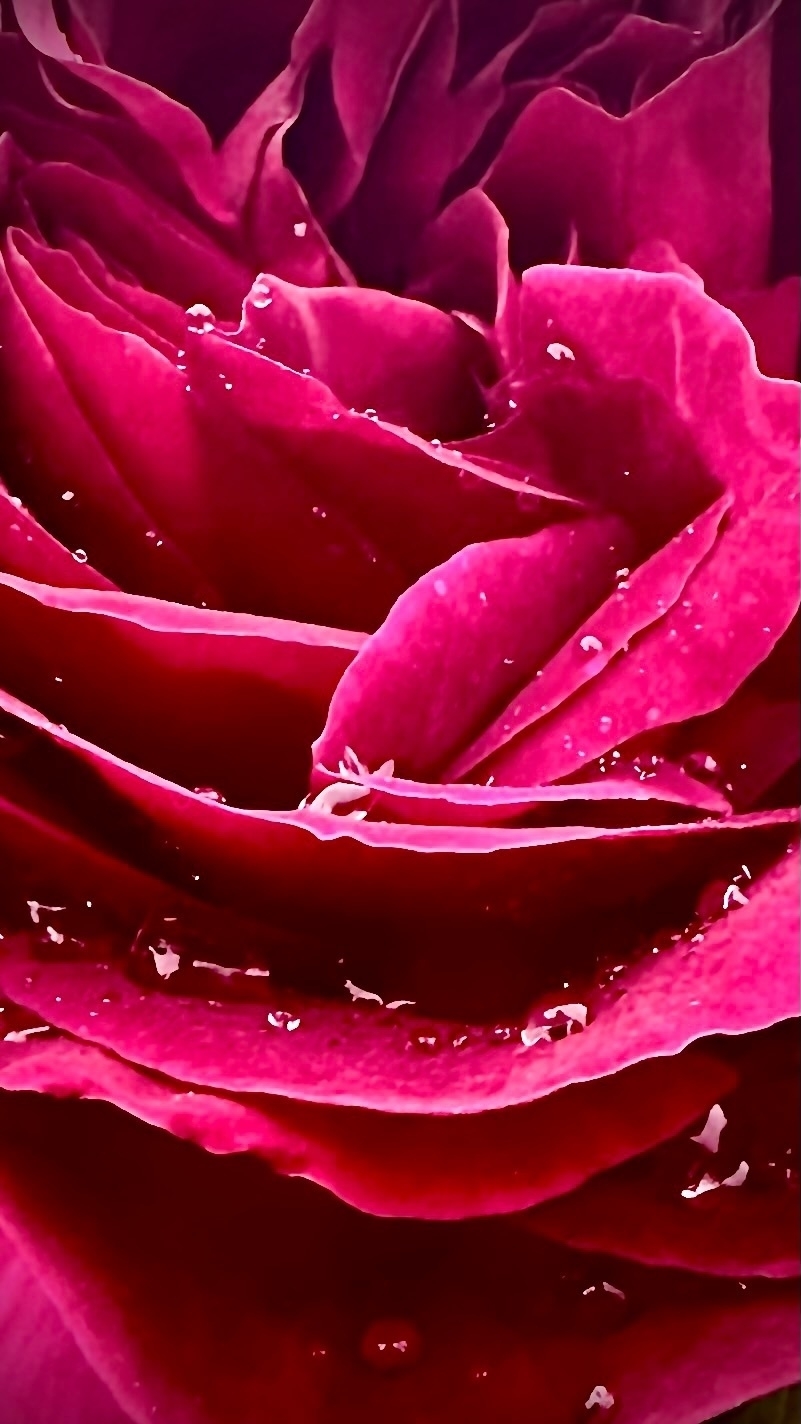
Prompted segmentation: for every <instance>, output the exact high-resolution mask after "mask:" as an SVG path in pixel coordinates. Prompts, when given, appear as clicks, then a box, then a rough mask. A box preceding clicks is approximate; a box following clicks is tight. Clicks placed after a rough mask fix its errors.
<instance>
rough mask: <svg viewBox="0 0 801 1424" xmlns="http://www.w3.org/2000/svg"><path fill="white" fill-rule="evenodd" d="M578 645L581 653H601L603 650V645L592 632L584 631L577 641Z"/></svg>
mask: <svg viewBox="0 0 801 1424" xmlns="http://www.w3.org/2000/svg"><path fill="white" fill-rule="evenodd" d="M579 647H580V648H581V651H582V652H583V653H602V652H603V650H604V645H603V643H602V642H601V640H600V638H596V637H595V636H594V635H593V634H592V633H585V635H584V637H583V638H582V639H581V641H580V643H579Z"/></svg>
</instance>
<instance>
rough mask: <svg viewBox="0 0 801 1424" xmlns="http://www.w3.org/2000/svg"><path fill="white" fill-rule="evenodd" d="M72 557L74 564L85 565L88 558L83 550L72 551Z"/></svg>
mask: <svg viewBox="0 0 801 1424" xmlns="http://www.w3.org/2000/svg"><path fill="white" fill-rule="evenodd" d="M72 557H73V559H74V560H75V562H76V564H85V563H86V562H87V560H88V558H89V555H88V554H87V552H86V550H85V549H73V551H72Z"/></svg>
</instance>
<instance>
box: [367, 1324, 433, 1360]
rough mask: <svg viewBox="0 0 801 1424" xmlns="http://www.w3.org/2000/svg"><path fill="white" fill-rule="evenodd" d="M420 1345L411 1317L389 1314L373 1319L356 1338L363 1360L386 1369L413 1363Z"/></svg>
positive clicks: (419, 1351)
mask: <svg viewBox="0 0 801 1424" xmlns="http://www.w3.org/2000/svg"><path fill="white" fill-rule="evenodd" d="M422 1348H423V1341H422V1337H421V1335H420V1331H419V1330H418V1328H417V1326H416V1325H415V1324H414V1323H413V1322H412V1321H411V1320H403V1319H401V1318H398V1319H394V1318H392V1317H388V1318H387V1319H385V1320H374V1321H373V1322H372V1323H371V1324H370V1325H368V1327H367V1329H366V1330H365V1332H364V1334H363V1335H362V1338H361V1341H360V1342H359V1354H360V1355H361V1357H362V1359H363V1360H364V1361H365V1363H366V1364H368V1365H372V1366H373V1368H374V1369H378V1370H386V1371H394V1370H402V1369H408V1368H409V1366H410V1365H414V1364H416V1363H417V1361H418V1360H419V1358H420V1355H421V1353H422Z"/></svg>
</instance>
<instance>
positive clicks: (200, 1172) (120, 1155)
mask: <svg viewBox="0 0 801 1424" xmlns="http://www.w3.org/2000/svg"><path fill="white" fill-rule="evenodd" d="M11 1096H12V1097H13V1095H11ZM21 1108H22V1109H23V1111H20V1109H21ZM3 1118H4V1140H5V1147H4V1154H3V1162H2V1214H3V1219H4V1222H5V1223H6V1227H7V1229H10V1230H11V1231H12V1232H13V1236H14V1239H15V1241H16V1242H17V1243H18V1244H19V1246H20V1247H21V1248H22V1249H23V1250H24V1252H25V1255H26V1258H27V1259H28V1260H29V1261H30V1262H31V1263H32V1264H33V1266H34V1269H35V1271H36V1274H37V1276H38V1277H39V1278H40V1279H41V1280H42V1282H43V1283H44V1284H45V1286H46V1288H47V1289H48V1291H50V1292H51V1293H52V1294H53V1296H54V1298H55V1299H56V1301H57V1304H58V1307H59V1309H60V1310H61V1311H62V1312H63V1315H64V1317H65V1319H66V1320H67V1322H68V1324H69V1327H70V1329H71V1330H72V1331H73V1332H74V1333H75V1336H76V1339H77V1340H78V1342H79V1344H80V1347H81V1349H82V1350H83V1351H84V1352H85V1353H86V1355H87V1357H88V1358H89V1359H90V1360H91V1361H92V1363H93V1364H94V1366H95V1368H96V1369H97V1372H98V1374H100V1375H101V1377H104V1378H105V1379H106V1381H107V1382H108V1384H109V1385H110V1386H111V1388H112V1390H113V1392H114V1394H115V1396H116V1397H117V1398H118V1399H119V1400H120V1401H121V1402H122V1403H123V1404H124V1406H125V1408H126V1409H127V1410H128V1412H130V1413H131V1415H132V1418H134V1419H136V1420H137V1421H139V1420H142V1421H144V1420H145V1419H146V1418H148V1417H149V1416H150V1414H151V1413H152V1409H153V1406H154V1405H155V1406H156V1408H157V1410H158V1412H159V1413H161V1414H163V1415H164V1416H165V1417H168V1418H169V1419H170V1420H174V1421H175V1422H176V1424H200V1421H201V1420H202V1421H204V1424H217V1421H220V1424H222V1421H223V1420H228V1419H230V1418H231V1417H232V1414H233V1416H234V1417H236V1418H237V1419H239V1420H241V1421H242V1424H255V1421H256V1420H259V1419H261V1418H263V1412H264V1399H265V1397H267V1396H268V1397H269V1399H270V1402H271V1404H272V1405H274V1406H275V1407H276V1408H277V1409H278V1410H279V1411H280V1415H281V1417H282V1418H284V1419H286V1420H287V1421H294V1420H298V1421H300V1420H302V1419H303V1420H305V1419H316V1420H319V1421H321V1424H323V1422H324V1421H325V1422H326V1424H327V1421H329V1420H330V1421H335V1420H340V1419H347V1420H348V1421H349V1424H367V1421H368V1420H370V1419H374V1418H375V1417H376V1415H377V1413H380V1415H381V1417H383V1418H385V1419H387V1420H388V1421H395V1420H398V1421H400V1420H408V1418H409V1417H410V1414H411V1412H412V1411H413V1410H414V1409H417V1408H418V1406H419V1404H420V1403H421V1402H422V1401H425V1404H426V1407H427V1408H428V1410H429V1412H430V1413H431V1414H432V1417H433V1418H439V1417H440V1416H442V1417H446V1415H447V1413H448V1412H449V1411H450V1412H451V1413H452V1412H453V1410H454V1409H455V1410H456V1412H457V1413H458V1415H459V1417H460V1418H463V1419H465V1420H466V1421H470V1424H478V1422H479V1420H482V1419H486V1418H487V1417H488V1416H489V1417H495V1418H503V1417H504V1415H508V1416H509V1417H511V1416H513V1415H517V1414H518V1413H519V1412H520V1410H521V1409H522V1408H524V1407H527V1406H528V1404H530V1401H531V1399H532V1398H536V1399H537V1400H538V1401H540V1405H541V1406H542V1407H543V1408H544V1409H545V1410H547V1418H548V1419H549V1421H553V1424H573V1421H574V1420H575V1419H576V1418H577V1417H578V1414H579V1412H580V1411H581V1409H582V1407H583V1404H584V1401H585V1400H586V1399H587V1398H588V1397H589V1395H590V1394H591V1392H592V1390H593V1388H594V1387H595V1386H596V1385H597V1384H598V1383H599V1382H601V1381H603V1382H604V1383H605V1386H606V1387H607V1388H608V1389H609V1391H610V1392H611V1393H613V1394H616V1395H617V1396H618V1397H619V1401H620V1408H621V1410H622V1409H623V1408H625V1409H627V1411H628V1416H627V1417H628V1418H629V1420H630V1421H632V1424H644V1421H645V1419H646V1418H648V1417H649V1416H648V1413H647V1406H648V1405H649V1404H650V1401H651V1398H652V1395H653V1392H654V1390H656V1389H658V1390H659V1391H660V1395H659V1397H660V1398H661V1399H664V1383H665V1379H666V1378H668V1377H672V1378H675V1377H676V1374H677V1370H678V1369H680V1370H681V1371H682V1373H681V1374H679V1376H678V1378H679V1382H680V1384H681V1385H682V1392H681V1396H680V1398H681V1410H682V1415H681V1418H682V1424H700V1421H701V1420H702V1419H703V1417H704V1413H705V1412H707V1411H708V1406H709V1404H710V1402H712V1405H713V1407H715V1408H717V1409H722V1408H725V1407H727V1406H728V1405H734V1404H736V1403H739V1402H740V1401H741V1400H743V1399H744V1398H747V1397H748V1395H749V1394H752V1393H757V1392H763V1391H765V1390H769V1389H770V1388H773V1387H777V1386H781V1385H784V1384H786V1383H789V1382H791V1381H792V1380H793V1379H794V1378H795V1372H796V1371H797V1340H796V1329H795V1324H796V1312H797V1303H796V1296H795V1294H794V1293H793V1292H791V1291H790V1290H789V1289H788V1287H786V1286H772V1287H770V1288H768V1289H764V1288H763V1289H762V1290H761V1291H756V1290H755V1291H754V1293H753V1298H749V1297H748V1296H746V1298H745V1299H743V1298H742V1293H741V1292H739V1291H737V1293H736V1295H737V1297H738V1298H735V1295H734V1292H733V1291H732V1290H731V1288H730V1287H727V1286H725V1285H724V1284H723V1283H716V1284H714V1285H713V1284H711V1283H701V1282H699V1281H694V1282H693V1283H692V1284H691V1285H690V1284H689V1283H687V1284H685V1285H684V1286H683V1287H682V1285H681V1283H679V1282H676V1281H671V1279H670V1277H668V1276H666V1275H664V1274H662V1273H657V1272H647V1273H646V1272H642V1271H640V1272H636V1271H634V1269H633V1268H631V1267H629V1268H628V1270H627V1272H626V1276H625V1286H626V1287H627V1290H628V1291H629V1293H631V1294H632V1295H635V1296H636V1297H637V1299H638V1306H639V1319H637V1320H636V1321H635V1322H634V1323H632V1324H628V1325H627V1324H624V1325H623V1326H622V1327H620V1328H618V1329H616V1330H614V1329H613V1330H612V1331H611V1333H608V1334H606V1335H603V1334H600V1335H598V1334H595V1335H593V1334H592V1333H588V1332H587V1330H586V1328H584V1329H582V1327H581V1325H580V1323H579V1322H578V1320H577V1307H578V1305H579V1303H580V1294H581V1287H580V1285H579V1284H576V1286H574V1291H575V1296H576V1301H575V1302H574V1301H573V1299H572V1298H571V1297H570V1294H569V1292H567V1291H566V1287H565V1283H564V1281H560V1279H559V1277H560V1275H562V1276H564V1274H565V1273H566V1272H569V1271H570V1270H571V1268H572V1271H573V1273H574V1278H575V1276H576V1275H578V1276H579V1280H580V1278H581V1277H580V1271H581V1265H582V1263H581V1258H577V1257H576V1256H574V1255H571V1254H570V1253H566V1252H564V1251H563V1250H562V1251H559V1250H557V1249H553V1250H550V1251H549V1250H548V1249H547V1248H544V1247H539V1246H537V1245H536V1243H534V1242H533V1241H529V1242H527V1243H525V1244H524V1245H523V1246H521V1243H520V1238H519V1236H515V1237H514V1244H513V1241H512V1238H511V1237H510V1234H509V1232H508V1228H506V1229H505V1228H504V1226H503V1224H502V1223H492V1224H489V1225H487V1224H471V1223H465V1224H462V1225H453V1226H451V1227H448V1228H445V1227H443V1226H441V1225H439V1226H438V1225H432V1224H426V1223H406V1224H402V1223H398V1222H378V1221H375V1220H370V1218H368V1217H365V1216H363V1215H360V1214H356V1213H353V1212H352V1211H350V1210H348V1209H347V1208H345V1207H342V1206H341V1205H339V1204H337V1203H334V1202H332V1201H326V1200H325V1199H323V1198H321V1197H320V1195H319V1194H318V1193H317V1192H315V1191H314V1190H313V1189H310V1188H309V1189H306V1188H304V1187H303V1185H302V1184H301V1183H298V1182H290V1183H286V1182H281V1181H280V1180H276V1179H275V1178H271V1177H270V1175H269V1174H268V1173H266V1172H265V1171H264V1170H263V1169H262V1168H260V1167H259V1166H258V1164H256V1163H253V1162H251V1161H247V1160H241V1159H240V1160H237V1159H230V1158H229V1159H225V1160H222V1161H221V1160H219V1159H214V1158H211V1157H208V1156H206V1155H204V1154H198V1153H197V1150H196V1149H193V1148H191V1147H188V1146H185V1145H183V1144H179V1143H176V1142H175V1141H174V1139H169V1138H165V1137H164V1136H163V1135H162V1134H159V1133H155V1132H153V1130H152V1129H147V1128H143V1127H141V1126H134V1125H133V1124H132V1123H131V1122H130V1120H129V1119H127V1120H126V1119H120V1118H119V1117H118V1116H116V1115H114V1114H113V1113H110V1112H109V1111H108V1110H103V1109H102V1108H99V1107H91V1106H90V1105H87V1104H80V1105H74V1104H57V1105H54V1104H46V1103H44V1102H40V1103H38V1104H34V1103H32V1102H31V1100H30V1099H29V1100H28V1101H27V1102H25V1103H24V1104H22V1103H18V1102H16V1101H11V1102H9V1101H8V1100H6V1101H5V1102H4V1103H3ZM165 1182H168V1183H169V1194H168V1195H167V1196H166V1197H165V1191H164V1184H165ZM210 1224H211V1225H213V1228H214V1229H213V1230H210V1229H209V1228H210ZM445 1232H447V1233H448V1234H447V1235H445V1234H444V1233H445ZM479 1233H480V1234H479ZM355 1263H357V1264H358V1269H357V1265H356V1264H355ZM577 1267H578V1270H577ZM618 1274H619V1278H620V1279H622V1278H623V1277H622V1274H621V1273H620V1272H619V1273H618ZM499 1292H501V1295H502V1298H503V1299H504V1302H505V1309H504V1311H503V1313H502V1315H501V1313H500V1312H499V1310H498V1306H497V1298H498V1293H499ZM232 1309H235V1312H236V1324H237V1329H236V1332H235V1336H232V1334H231V1331H230V1329H229V1328H227V1324H226V1322H230V1315H231V1311H232ZM388 1314H393V1315H395V1316H398V1315H401V1316H402V1317H405V1318H406V1319H407V1320H408V1322H409V1324H408V1329H410V1330H413V1331H414V1332H415V1335H417V1332H418V1331H419V1335H420V1338H421V1340H422V1352H421V1354H420V1358H419V1361H418V1362H417V1363H415V1364H411V1365H410V1367H408V1368H406V1369H402V1370H398V1371H381V1370H375V1369H371V1368H370V1367H369V1365H365V1363H364V1362H363V1361H362V1360H360V1359H359V1355H358V1344H359V1340H360V1337H362V1336H363V1335H364V1332H365V1331H366V1329H367V1327H368V1326H369V1325H370V1324H371V1322H374V1321H375V1322H376V1323H377V1322H378V1318H379V1317H381V1316H386V1315H388ZM696 1340H699V1341H700V1342H701V1348H700V1349H699V1347H698V1346H697V1345H696V1343H695V1342H696ZM724 1344H725V1346H726V1353H725V1356H724V1355H723V1351H722V1346H723V1345H724ZM323 1352H324V1353H323ZM724 1359H725V1368H724ZM710 1361H711V1362H712V1365H714V1371H715V1373H714V1376H712V1375H711V1373H710V1372H709V1371H710V1370H711V1367H712V1366H711V1365H710ZM666 1365H670V1374H669V1375H668V1374H667V1373H666ZM652 1369H653V1370H654V1371H655V1373H654V1375H653V1376H652V1373H651V1371H652ZM627 1399H628V1402H627ZM641 1404H642V1407H640V1405H641ZM670 1407H671V1410H672V1412H671V1413H668V1412H667V1411H666V1409H663V1411H662V1413H661V1414H659V1413H658V1412H657V1413H655V1414H654V1416H653V1417H654V1418H656V1419H659V1420H660V1421H661V1420H662V1419H664V1420H665V1421H667V1420H671V1421H672V1420H674V1419H675V1418H676V1401H675V1400H672V1401H671V1406H670ZM624 1417H625V1416H624Z"/></svg>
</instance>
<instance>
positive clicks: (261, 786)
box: [0, 576, 362, 805]
mask: <svg viewBox="0 0 801 1424" xmlns="http://www.w3.org/2000/svg"><path fill="white" fill-rule="evenodd" d="M0 608H2V610H3V611H2V613H0V630H1V631H0V647H1V648H2V654H1V656H2V663H3V680H4V684H5V686H6V687H7V688H16V689H17V691H18V692H19V693H20V694H21V695H22V696H23V697H25V698H26V699H29V700H30V701H31V702H33V703H34V704H35V705H36V706H38V707H41V708H42V709H44V710H45V711H46V712H48V713H49V714H50V715H51V716H52V717H53V719H54V720H56V719H57V720H58V721H60V722H65V723H67V724H68V725H69V726H70V727H72V728H73V729H74V730H75V731H76V732H80V733H81V734H82V735H84V736H86V737H88V738H89V739H90V740H95V741H97V742H98V743H104V744H105V745H106V747H107V748H108V749H109V750H113V751H115V752H116V753H117V754H118V755H120V756H122V757H125V758H126V759H128V760H129V761H133V762H136V763H138V764H139V765H140V766H142V767H148V768H150V769H151V770H152V771H155V772H158V773H159V774H160V775H162V776H166V777H169V778H171V779H172V780H174V781H177V782H180V783H182V784H183V785H184V786H186V787H188V788H189V789H190V790H192V789H193V788H195V787H204V788H213V789H214V790H215V791H216V792H217V793H218V794H219V795H220V796H222V797H224V798H225V799H227V800H230V801H234V802H236V803H237V804H240V805H241V804H248V803H249V804H254V803H255V804H256V805H259V804H268V805H280V804H282V803H283V804H287V803H288V804H289V805H297V803H298V801H299V799H300V797H301V795H302V794H303V791H304V789H305V784H306V779H307V768H308V764H309V750H308V748H309V742H310V740H311V738H312V737H313V736H314V734H315V732H316V731H317V729H318V728H319V726H320V724H321V722H322V721H323V718H324V717H325V713H326V709H327V707H328V703H329V700H330V697H331V693H332V691H333V689H334V688H335V687H336V685H337V682H338V680H339V678H340V677H341V675H342V673H343V672H344V670H345V668H346V667H347V665H348V663H349V662H350V660H351V658H352V657H353V655H354V653H355V652H356V650H357V649H358V647H359V645H360V643H361V641H362V640H361V638H360V636H359V635H358V634H354V633H340V632H337V631H335V630H333V629H328V628H316V627H311V626H306V625H302V624H293V623H282V622H277V621H276V620H275V619H263V618H256V617H253V616H252V615H250V614H236V613H216V612H211V611H209V610H205V609H194V608H186V607H182V606H181V605H179V604H171V603H162V602H158V601H156V600H151V599H140V598H132V597H130V596H129V595H127V594H118V593H100V592H99V593H94V592H90V591H88V590H87V591H86V592H77V591H73V590H66V591H64V592H63V593H61V592H57V591H56V590H55V589H53V588H49V587H47V586H45V585H42V584H29V583H26V582H24V581H23V580H21V579H12V578H11V577H8V576H7V577H1V576H0ZM33 649H39V655H36V654H34V656H33V657H31V656H30V654H31V651H32V650H33ZM56 649H57V650H58V651H57V652H56ZM90 688H91V689H93V690H92V691H91V692H90ZM248 745H249V746H250V748H251V754H250V755H248V754H247V751H246V748H247V746H248Z"/></svg>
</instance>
